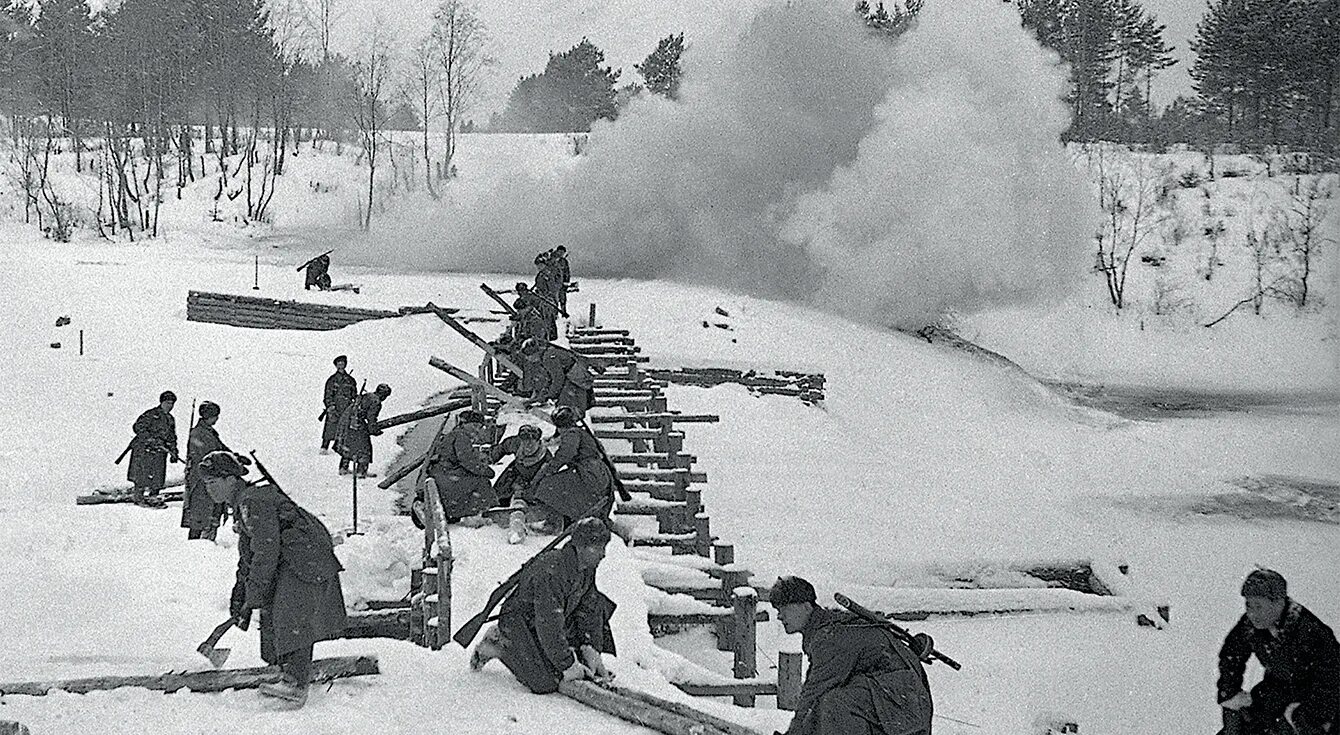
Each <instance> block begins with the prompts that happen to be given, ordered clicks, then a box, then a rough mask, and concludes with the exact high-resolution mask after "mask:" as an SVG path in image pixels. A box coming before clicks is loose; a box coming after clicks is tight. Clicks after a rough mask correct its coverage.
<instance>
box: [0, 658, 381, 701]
mask: <svg viewBox="0 0 1340 735" xmlns="http://www.w3.org/2000/svg"><path fill="white" fill-rule="evenodd" d="M380 673H381V669H379V668H378V666H377V657H376V656H340V657H338V658H323V659H318V660H316V661H313V662H312V680H313V681H331V680H334V679H342V678H345V677H349V676H369V675H372V674H380ZM282 677H283V673H282V672H281V671H280V669H279V667H278V666H261V667H256V668H252V669H219V670H217V671H192V672H187V673H181V674H175V673H168V674H161V675H159V676H98V677H92V678H88V679H65V680H63V681H41V682H17V683H13V684H0V694H6V695H9V694H22V695H26V696H31V697H41V696H45V695H47V694H50V693H51V692H54V691H64V692H69V693H71V694H87V693H89V692H97V691H104V690H107V689H121V688H123V687H139V688H141V689H152V690H154V691H159V692H175V691H178V690H180V689H190V690H191V691H193V692H222V691H226V690H228V689H254V688H256V687H258V686H260V685H262V684H273V683H275V682H277V681H279V680H280V679H281V678H282Z"/></svg>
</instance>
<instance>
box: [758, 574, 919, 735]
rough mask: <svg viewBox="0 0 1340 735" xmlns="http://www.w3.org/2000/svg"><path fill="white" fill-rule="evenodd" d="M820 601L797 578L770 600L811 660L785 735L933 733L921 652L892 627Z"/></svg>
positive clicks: (810, 587) (781, 586) (774, 591)
mask: <svg viewBox="0 0 1340 735" xmlns="http://www.w3.org/2000/svg"><path fill="white" fill-rule="evenodd" d="M816 599H817V598H816V596H815V593H814V586H813V585H811V584H810V583H809V582H807V581H806V580H804V579H801V578H799V577H782V578H781V579H779V580H777V584H776V585H774V586H773V588H772V591H771V594H770V595H769V602H771V603H772V605H773V607H775V608H777V619H778V620H780V621H781V622H782V627H783V628H784V629H785V630H786V632H787V633H800V635H801V638H802V644H801V648H802V650H804V652H805V656H806V657H807V658H809V661H810V664H809V670H808V671H807V672H806V674H805V682H804V684H802V685H801V689H800V701H799V702H798V703H797V706H796V714H795V716H794V717H793V718H792V720H791V726H790V727H789V728H787V731H786V735H930V731H931V716H932V714H933V707H932V704H931V692H930V682H929V681H928V680H927V679H926V670H925V668H924V667H923V666H922V662H921V659H920V657H919V655H920V654H918V653H914V652H913V651H912V649H911V648H909V647H908V646H907V644H905V643H903V642H902V641H901V640H899V639H898V638H896V637H894V634H893V633H892V632H891V631H889V630H888V629H887V628H883V627H881V626H879V625H877V624H874V623H871V622H869V621H867V620H865V619H864V618H862V617H860V616H858V615H856V614H854V613H850V612H847V611H845V610H843V611H838V610H828V609H826V608H822V607H819V605H818V604H817V603H816ZM928 640H929V639H928ZM930 649H931V646H930V645H927V646H926V650H927V651H929V650H930ZM922 653H925V652H922Z"/></svg>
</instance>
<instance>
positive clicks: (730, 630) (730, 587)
mask: <svg viewBox="0 0 1340 735" xmlns="http://www.w3.org/2000/svg"><path fill="white" fill-rule="evenodd" d="M750 576H751V575H750V573H749V572H747V571H745V570H743V569H735V568H732V567H728V568H727V569H725V570H723V571H722V574H721V589H722V592H721V601H722V602H724V603H727V604H731V603H732V600H733V599H734V593H735V588H736V587H748V586H749V577H750ZM755 594H757V593H755ZM714 627H715V630H716V635H717V650H718V651H733V650H735V618H734V617H733V616H731V617H722V618H721V619H719V620H718V621H717V622H716V625H715V626H714Z"/></svg>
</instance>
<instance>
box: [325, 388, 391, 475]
mask: <svg viewBox="0 0 1340 735" xmlns="http://www.w3.org/2000/svg"><path fill="white" fill-rule="evenodd" d="M381 410H382V397H381V396H380V395H378V394H377V393H376V392H375V391H374V392H372V393H364V394H363V395H361V396H358V397H357V398H355V399H354V402H353V403H350V404H349V407H348V408H346V409H345V410H344V414H343V415H342V416H341V417H340V431H339V435H338V436H337V437H336V441H335V449H336V451H338V452H339V453H340V457H341V458H342V460H343V461H344V462H352V463H353V465H354V471H355V472H366V471H367V468H368V465H370V464H372V437H374V436H380V435H381V433H382V432H381V430H380V429H377V428H376V426H377V417H378V416H379V415H380V414H381Z"/></svg>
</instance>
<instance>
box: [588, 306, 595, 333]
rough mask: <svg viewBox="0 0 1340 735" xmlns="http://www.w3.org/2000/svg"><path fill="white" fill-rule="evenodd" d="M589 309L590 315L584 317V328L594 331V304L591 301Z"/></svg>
mask: <svg viewBox="0 0 1340 735" xmlns="http://www.w3.org/2000/svg"><path fill="white" fill-rule="evenodd" d="M590 307H591V308H590V313H589V314H587V315H586V326H588V327H591V328H592V329H594V328H595V326H596V302H594V301H592V302H591V303H590Z"/></svg>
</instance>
